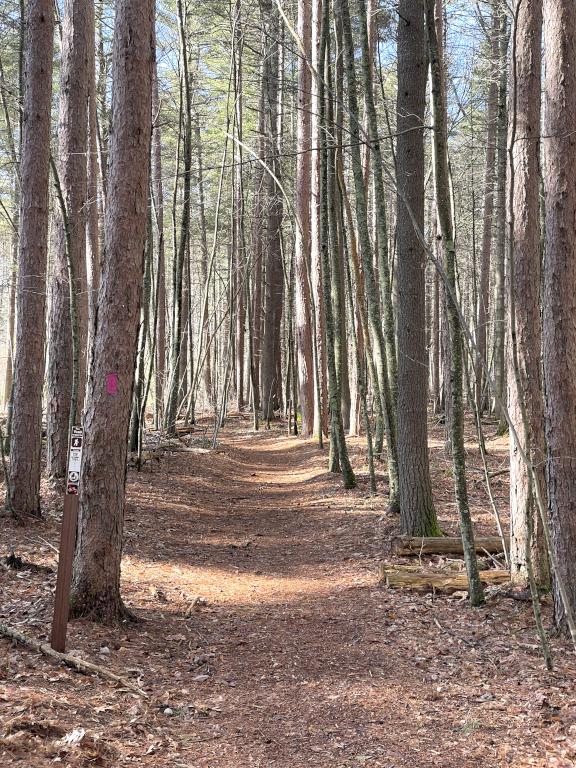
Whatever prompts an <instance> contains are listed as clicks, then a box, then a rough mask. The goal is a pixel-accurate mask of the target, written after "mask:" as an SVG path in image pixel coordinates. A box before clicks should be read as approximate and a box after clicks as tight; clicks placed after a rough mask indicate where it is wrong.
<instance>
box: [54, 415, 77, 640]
mask: <svg viewBox="0 0 576 768" xmlns="http://www.w3.org/2000/svg"><path fill="white" fill-rule="evenodd" d="M83 446H84V430H83V429H82V427H72V430H71V434H70V447H69V450H68V468H67V470H66V493H65V496H64V511H63V513H62V528H61V531H60V555H59V558H58V575H57V577H56V595H55V597H54V616H53V618H52V636H51V639H50V644H51V646H52V648H53V649H54V650H55V651H60V652H61V653H62V652H64V651H65V650H66V630H67V627H68V614H69V610H70V583H71V581H72V561H73V559H74V549H75V547H76V529H77V527H78V507H79V495H78V494H79V490H80V471H81V469H82V449H83Z"/></svg>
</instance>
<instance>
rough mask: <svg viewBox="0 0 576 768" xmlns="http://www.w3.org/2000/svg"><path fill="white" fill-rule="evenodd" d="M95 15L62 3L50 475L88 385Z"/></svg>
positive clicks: (61, 469) (81, 0)
mask: <svg viewBox="0 0 576 768" xmlns="http://www.w3.org/2000/svg"><path fill="white" fill-rule="evenodd" d="M93 12H94V6H93V3H91V2H90V0H78V1H77V0H66V2H65V3H64V18H63V24H62V63H61V68H60V115H59V121H58V162H57V168H58V177H59V178H58V180H57V182H56V183H57V186H58V185H59V195H60V191H61V196H62V197H61V200H60V204H59V205H57V206H56V216H55V241H56V242H55V244H56V249H55V254H54V264H53V269H54V279H53V280H52V281H51V301H50V323H49V331H48V334H49V335H48V376H47V378H48V412H47V443H48V456H47V463H48V472H49V474H50V475H51V476H52V477H63V476H64V473H65V472H66V458H67V451H68V427H69V423H70V421H73V422H74V423H76V422H77V421H78V420H79V417H80V415H81V413H82V407H83V402H84V390H85V386H86V364H87V361H86V353H87V345H88V291H87V280H86V201H87V192H88V187H87V183H88V175H87V174H88V163H87V159H86V158H87V156H88V99H89V94H90V88H89V79H90V75H91V69H90V65H89V59H90V53H89V50H91V49H92V48H93V46H94V40H93V37H91V36H90V32H91V31H92V29H93ZM62 205H63V206H64V210H62ZM71 409H72V410H73V411H76V413H71Z"/></svg>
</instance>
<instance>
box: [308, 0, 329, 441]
mask: <svg viewBox="0 0 576 768" xmlns="http://www.w3.org/2000/svg"><path fill="white" fill-rule="evenodd" d="M321 15H322V0H312V44H311V45H312V71H313V72H314V73H316V74H314V76H313V77H312V88H311V94H312V115H311V120H310V130H311V134H312V136H311V143H312V147H313V151H312V152H311V153H310V162H311V165H312V168H311V180H310V187H311V189H310V276H311V283H312V294H311V301H312V303H313V304H314V314H315V317H316V323H315V325H316V327H315V329H314V333H315V339H313V342H312V348H313V353H314V348H315V355H314V357H315V360H314V432H315V433H316V434H317V435H321V434H324V435H327V434H328V376H327V371H326V328H325V314H324V299H323V296H322V256H321V253H320V247H321V243H320V153H319V151H318V147H319V146H320V138H321V137H320V128H319V114H320V105H319V96H318V90H319V80H318V74H317V73H318V72H319V71H320V68H321V64H320V62H319V58H318V57H319V50H320V23H321Z"/></svg>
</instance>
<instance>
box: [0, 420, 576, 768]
mask: <svg viewBox="0 0 576 768" xmlns="http://www.w3.org/2000/svg"><path fill="white" fill-rule="evenodd" d="M357 450H359V449H357ZM358 462H359V457H358V455H357V456H356V463H357V465H358ZM437 474H438V478H440V479H438V482H444V481H446V482H449V478H444V480H442V478H443V477H444V475H445V473H444V470H443V468H442V467H440V468H438V472H437ZM128 496H129V504H128V509H127V519H126V547H125V558H124V565H123V578H124V595H125V597H126V600H127V603H128V604H129V605H130V606H131V607H132V608H133V610H134V611H135V612H136V613H137V614H138V615H139V616H140V617H142V618H143V621H142V622H140V623H139V624H137V625H128V626H126V627H123V628H118V629H113V630H111V629H106V628H102V627H98V626H94V625H92V624H90V623H89V622H75V623H74V624H72V625H71V628H70V635H69V637H70V647H71V648H73V649H78V651H79V652H80V653H82V655H83V656H85V657H86V658H89V659H91V660H94V661H97V662H98V663H101V664H103V665H105V666H109V667H110V668H112V669H114V670H115V671H118V672H121V673H122V674H125V675H133V676H134V678H135V679H139V681H140V683H141V684H142V685H143V686H144V688H145V689H146V690H147V691H148V692H149V694H150V697H149V700H148V701H142V700H139V699H137V698H135V697H132V696H131V695H129V694H127V693H123V692H119V691H115V690H113V689H112V688H111V687H110V686H109V685H107V684H105V683H102V682H101V681H98V680H96V679H92V678H85V677H82V676H79V675H74V674H73V673H71V672H69V671H66V670H59V669H57V668H54V667H53V666H51V665H50V664H48V663H46V662H45V661H43V660H40V659H38V658H36V657H35V656H34V655H32V654H29V653H28V652H26V651H22V650H20V649H15V648H11V647H10V646H9V644H8V643H7V642H6V641H0V723H1V728H0V735H4V739H2V740H1V741H0V756H1V757H2V759H3V764H4V765H22V766H37V765H47V764H48V759H54V757H58V756H60V757H61V758H62V762H61V764H63V765H93V764H99V765H106V766H116V765H118V766H120V765H136V766H150V767H151V766H171V767H172V768H180V767H182V768H183V767H184V766H185V767H186V768H200V766H206V767H210V768H245V767H246V766H261V767H262V768H266V767H267V766H282V768H299V766H303V765H311V766H317V767H318V768H324V767H325V766H330V768H340V767H341V768H344V767H346V768H348V767H350V768H352V766H374V767H376V766H381V767H382V768H425V767H426V768H427V767H428V766H431V765H434V764H435V765H437V766H443V767H444V768H456V766H458V768H463V767H465V768H468V767H470V768H472V767H474V766H483V767H484V766H507V765H513V766H529V765H537V766H559V767H561V768H563V767H564V766H573V765H574V760H575V759H576V751H575V747H576V721H575V719H574V698H573V691H572V688H573V680H574V661H573V656H572V655H571V654H569V653H568V652H567V650H566V646H563V647H561V648H557V659H558V663H559V670H558V672H556V673H555V674H554V675H552V676H551V677H547V675H546V674H545V673H544V671H543V665H542V662H541V658H540V655H539V651H538V647H537V644H536V640H535V634H534V631H533V622H532V619H531V614H530V609H529V606H527V605H525V604H523V603H519V602H515V601H510V600H507V599H504V598H502V597H498V596H494V597H492V598H491V599H490V600H489V602H488V604H487V606H486V607H485V608H482V609H480V610H476V611H473V610H472V609H470V608H469V607H468V606H467V605H466V603H465V602H463V601H459V600H454V599H449V598H436V599H432V598H431V597H430V596H415V595H406V594H400V593H397V592H389V591H387V590H385V589H383V588H381V587H379V586H378V584H377V563H378V561H379V559H380V557H381V554H382V551H383V549H384V548H385V542H384V541H383V532H384V531H385V530H387V529H388V528H389V527H390V525H391V524H392V523H391V522H390V521H388V520H387V519H384V520H381V518H380V516H381V512H382V507H383V504H384V499H383V497H382V496H377V497H375V498H372V497H370V496H369V495H368V493H367V488H366V481H365V479H362V477H361V483H360V488H359V489H357V490H355V491H353V492H344V491H342V490H341V489H340V487H339V485H338V481H337V479H336V478H334V477H333V476H331V475H329V474H327V473H326V472H325V456H324V455H322V454H319V452H318V450H317V448H316V447H315V446H314V445H313V444H311V443H303V442H302V441H300V440H297V439H290V438H286V437H285V436H281V435H279V434H278V433H277V432H263V433H261V434H259V435H253V434H251V433H250V432H249V430H248V423H247V422H243V421H235V422H233V425H232V426H231V427H229V428H228V429H227V431H226V433H225V434H224V435H223V439H222V441H221V444H220V447H219V449H218V450H217V452H215V453H214V452H210V451H206V452H201V451H198V450H196V451H194V452H187V453H176V454H171V455H168V456H167V457H165V458H164V459H163V460H162V462H161V463H160V464H159V465H157V464H156V463H154V466H152V467H150V466H147V467H146V468H145V469H144V470H143V471H142V472H141V473H131V474H130V480H129V490H128ZM444 514H445V520H443V524H445V525H449V524H450V509H448V508H447V509H446V510H445V511H444ZM56 540H57V524H56V518H55V517H50V516H49V517H48V519H47V521H46V522H45V523H43V524H42V525H41V527H40V528H39V529H32V528H28V529H21V528H20V529H18V528H14V527H13V526H11V525H9V526H7V527H6V528H5V529H4V530H3V532H2V546H3V549H2V551H3V552H4V551H8V549H9V547H10V546H12V547H14V546H15V548H16V549H17V551H18V552H19V553H20V554H22V555H23V556H25V557H26V558H27V559H30V560H32V561H34V562H36V563H45V564H49V563H50V562H53V553H52V551H51V550H50V547H49V546H48V544H49V543H53V542H55V541H56ZM14 542H15V543H14ZM0 579H1V581H0V584H1V585H2V591H1V609H0V617H4V618H5V619H8V620H9V621H12V622H13V623H16V621H20V622H25V623H24V624H22V625H21V628H22V629H24V630H25V631H27V632H29V633H30V634H34V635H35V636H40V635H41V634H42V632H47V628H48V626H49V615H50V607H51V590H52V589H53V586H54V575H53V574H49V575H46V574H40V573H30V572H27V571H23V572H21V573H18V574H16V573H6V572H0ZM0 620H1V618H0ZM78 728H83V729H85V731H86V735H85V737H84V738H83V739H82V740H81V741H80V744H79V745H78V746H76V747H74V746H71V745H67V746H66V745H64V746H62V743H61V742H59V741H58V739H59V738H60V737H62V736H63V735H64V734H66V733H70V732H72V731H73V730H74V729H78ZM59 744H60V746H58V745H59ZM95 756H96V757H95ZM97 758H98V759H99V760H100V762H97V761H96V762H94V761H95V760H96V759H97Z"/></svg>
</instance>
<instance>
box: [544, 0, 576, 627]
mask: <svg viewBox="0 0 576 768" xmlns="http://www.w3.org/2000/svg"><path fill="white" fill-rule="evenodd" d="M543 19H544V50H545V52H546V54H545V55H546V67H545V75H544V127H543V135H544V136H546V139H545V141H544V169H543V177H544V191H545V201H546V216H545V255H544V294H543V298H544V301H543V307H544V310H543V318H542V322H543V350H544V391H545V393H546V403H545V430H546V441H547V446H548V462H547V477H548V495H549V500H548V503H549V511H550V523H551V526H552V538H553V545H554V549H555V553H556V558H557V560H558V567H559V572H558V574H557V576H558V579H560V580H561V581H562V582H563V583H564V586H565V588H566V590H567V593H568V600H569V602H570V606H571V609H572V612H574V611H575V610H576V460H575V459H574V457H575V456H576V380H575V378H574V376H573V375H572V372H571V371H570V365H571V364H572V361H573V360H575V359H576V328H575V326H574V317H575V316H576V291H575V290H574V281H575V279H576V251H575V242H576V226H575V222H576V187H575V186H574V167H575V165H576V142H575V139H574V137H575V135H576V68H575V67H574V61H576V5H575V4H574V2H572V0H544V4H543ZM558 579H555V582H554V607H555V615H556V620H557V622H558V623H559V624H560V625H563V624H564V622H565V612H564V606H563V604H562V600H561V598H560V590H559V586H558Z"/></svg>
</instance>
